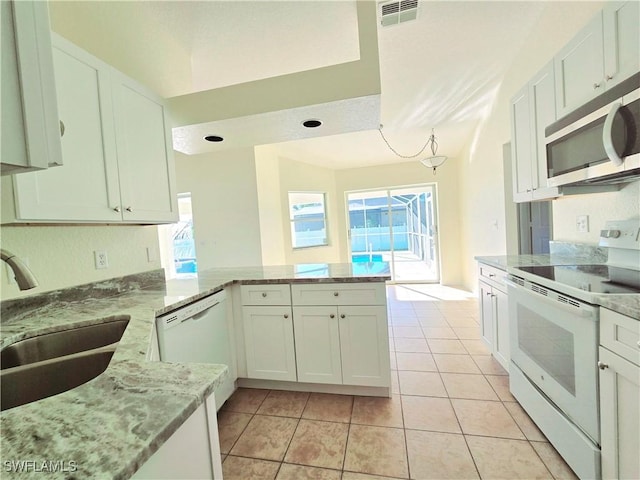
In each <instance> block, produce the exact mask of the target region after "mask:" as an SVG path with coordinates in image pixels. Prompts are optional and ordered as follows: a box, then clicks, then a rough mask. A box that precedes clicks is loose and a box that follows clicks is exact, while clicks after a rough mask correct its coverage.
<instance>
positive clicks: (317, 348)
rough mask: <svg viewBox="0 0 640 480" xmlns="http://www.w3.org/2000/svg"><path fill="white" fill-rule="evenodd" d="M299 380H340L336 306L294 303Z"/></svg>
mask: <svg viewBox="0 0 640 480" xmlns="http://www.w3.org/2000/svg"><path fill="white" fill-rule="evenodd" d="M293 327H294V328H293V330H294V332H295V340H296V365H297V367H298V381H299V382H311V383H330V384H334V385H340V384H342V365H341V357H340V332H339V330H338V311H337V307H332V306H320V307H294V308H293Z"/></svg>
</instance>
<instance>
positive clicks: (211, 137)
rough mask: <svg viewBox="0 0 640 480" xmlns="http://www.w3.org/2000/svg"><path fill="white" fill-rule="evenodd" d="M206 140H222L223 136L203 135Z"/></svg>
mask: <svg viewBox="0 0 640 480" xmlns="http://www.w3.org/2000/svg"><path fill="white" fill-rule="evenodd" d="M204 139H205V140H206V141H207V142H222V141H223V140H224V138H222V137H219V136H218V135H207V136H206V137H204Z"/></svg>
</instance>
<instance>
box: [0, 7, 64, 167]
mask: <svg viewBox="0 0 640 480" xmlns="http://www.w3.org/2000/svg"><path fill="white" fill-rule="evenodd" d="M0 22H1V26H2V29H1V30H0V33H1V42H2V88H1V89H0V91H1V95H0V105H2V108H1V111H2V118H1V123H0V125H1V128H0V159H1V163H0V167H1V168H0V170H1V173H2V175H7V174H15V173H21V172H29V171H35V170H41V169H46V168H48V167H49V166H56V165H61V164H62V154H61V149H60V135H59V127H58V110H57V105H56V95H55V81H54V73H53V62H52V59H51V37H50V30H49V16H48V11H47V4H46V2H12V1H2V2H0Z"/></svg>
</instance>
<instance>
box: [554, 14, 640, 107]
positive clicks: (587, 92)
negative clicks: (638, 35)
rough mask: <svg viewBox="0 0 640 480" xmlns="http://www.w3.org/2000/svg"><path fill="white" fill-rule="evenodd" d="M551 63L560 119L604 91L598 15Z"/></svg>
mask: <svg viewBox="0 0 640 480" xmlns="http://www.w3.org/2000/svg"><path fill="white" fill-rule="evenodd" d="M636 21H637V19H636ZM554 63H555V77H556V112H557V114H558V118H561V117H563V116H565V115H566V114H567V113H569V112H571V111H572V110H574V109H575V108H577V107H579V106H581V105H582V104H583V103H585V102H587V101H588V100H590V99H591V98H593V97H594V96H596V95H598V94H599V93H600V92H602V91H603V90H604V85H603V79H604V52H603V35H602V12H600V13H599V14H598V15H596V16H595V18H594V19H593V20H592V21H591V22H590V23H589V24H588V25H587V26H586V27H584V28H583V29H582V30H581V31H580V32H579V33H578V34H577V35H576V36H575V37H574V38H573V39H572V40H571V41H570V42H569V43H568V44H567V45H565V47H564V48H563V49H562V50H560V52H558V54H557V55H556V56H555V57H554Z"/></svg>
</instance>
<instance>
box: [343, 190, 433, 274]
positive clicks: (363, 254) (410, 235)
mask: <svg viewBox="0 0 640 480" xmlns="http://www.w3.org/2000/svg"><path fill="white" fill-rule="evenodd" d="M436 196H437V195H436V186H435V185H418V186H412V187H398V188H392V189H391V188H389V189H384V190H367V191H358V192H347V194H346V197H347V198H346V201H347V215H348V221H349V249H350V255H351V260H352V262H354V263H358V262H372V261H386V262H389V267H390V270H391V281H392V282H395V283H438V282H439V281H440V265H439V260H438V259H439V254H438V229H437V214H436V212H437V203H436V202H437V199H436Z"/></svg>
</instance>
